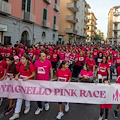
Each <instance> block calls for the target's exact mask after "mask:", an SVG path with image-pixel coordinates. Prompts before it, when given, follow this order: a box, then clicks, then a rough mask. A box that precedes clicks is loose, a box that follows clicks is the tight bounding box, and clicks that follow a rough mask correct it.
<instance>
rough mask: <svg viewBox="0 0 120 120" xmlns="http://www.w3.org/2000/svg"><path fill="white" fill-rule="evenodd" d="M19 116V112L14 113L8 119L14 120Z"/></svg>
mask: <svg viewBox="0 0 120 120" xmlns="http://www.w3.org/2000/svg"><path fill="white" fill-rule="evenodd" d="M17 118H19V113H14V114H13V116H12V117H10V118H9V120H15V119H17Z"/></svg>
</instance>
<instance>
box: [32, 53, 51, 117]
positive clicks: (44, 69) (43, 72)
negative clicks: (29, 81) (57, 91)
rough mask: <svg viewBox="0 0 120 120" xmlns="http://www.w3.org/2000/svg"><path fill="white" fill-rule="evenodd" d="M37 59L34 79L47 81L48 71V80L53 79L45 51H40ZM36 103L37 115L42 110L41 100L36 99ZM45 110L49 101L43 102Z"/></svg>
mask: <svg viewBox="0 0 120 120" xmlns="http://www.w3.org/2000/svg"><path fill="white" fill-rule="evenodd" d="M39 58H40V59H39V60H37V61H36V62H35V63H34V68H35V70H36V79H37V80H42V81H49V73H50V75H51V78H50V80H52V79H53V70H52V65H51V62H50V61H49V60H47V59H46V54H45V53H43V52H42V53H40V55H39ZM37 104H38V109H37V110H36V111H35V114H36V115H38V114H39V113H40V112H41V111H42V110H43V107H42V102H41V101H37ZM45 110H46V111H48V110H49V103H48V102H45Z"/></svg>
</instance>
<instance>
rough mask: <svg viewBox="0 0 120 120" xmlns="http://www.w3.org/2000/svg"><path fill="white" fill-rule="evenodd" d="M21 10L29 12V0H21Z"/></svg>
mask: <svg viewBox="0 0 120 120" xmlns="http://www.w3.org/2000/svg"><path fill="white" fill-rule="evenodd" d="M22 10H25V11H27V12H30V10H31V0H22Z"/></svg>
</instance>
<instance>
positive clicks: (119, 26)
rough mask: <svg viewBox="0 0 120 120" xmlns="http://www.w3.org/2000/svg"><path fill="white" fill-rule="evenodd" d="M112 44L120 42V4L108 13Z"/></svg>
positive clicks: (109, 36) (109, 35) (109, 33)
mask: <svg viewBox="0 0 120 120" xmlns="http://www.w3.org/2000/svg"><path fill="white" fill-rule="evenodd" d="M107 39H108V40H109V42H110V43H111V44H120V6H114V7H113V8H111V9H110V11H109V13H108V35H107Z"/></svg>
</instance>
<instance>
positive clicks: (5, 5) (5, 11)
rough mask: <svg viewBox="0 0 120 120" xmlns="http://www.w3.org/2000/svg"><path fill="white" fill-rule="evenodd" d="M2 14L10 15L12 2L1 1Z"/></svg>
mask: <svg viewBox="0 0 120 120" xmlns="http://www.w3.org/2000/svg"><path fill="white" fill-rule="evenodd" d="M0 14H2V15H10V14H11V4H10V3H8V2H5V1H0Z"/></svg>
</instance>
